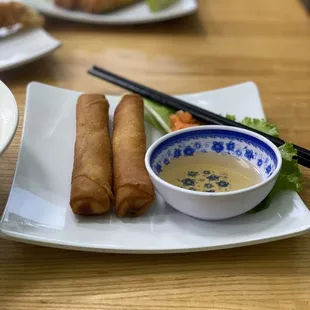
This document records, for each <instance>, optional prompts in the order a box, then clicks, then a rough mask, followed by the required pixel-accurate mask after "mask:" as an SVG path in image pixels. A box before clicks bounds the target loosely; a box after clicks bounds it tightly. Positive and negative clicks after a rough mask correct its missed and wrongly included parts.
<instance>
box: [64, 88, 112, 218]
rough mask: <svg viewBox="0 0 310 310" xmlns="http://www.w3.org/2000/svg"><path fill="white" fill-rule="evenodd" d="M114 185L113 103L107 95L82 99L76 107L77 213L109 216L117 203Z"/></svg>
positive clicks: (74, 192)
mask: <svg viewBox="0 0 310 310" xmlns="http://www.w3.org/2000/svg"><path fill="white" fill-rule="evenodd" d="M112 182H113V180H112V160H111V143H110V133H109V103H108V101H107V100H106V98H105V96H104V95H100V94H84V95H81V96H80V97H79V99H78V102H77V106H76V141H75V150H74V165H73V172H72V182H71V199H70V205H71V208H72V211H73V213H75V214H80V215H95V214H103V213H106V212H108V211H109V210H110V209H111V202H112V200H113V193H112Z"/></svg>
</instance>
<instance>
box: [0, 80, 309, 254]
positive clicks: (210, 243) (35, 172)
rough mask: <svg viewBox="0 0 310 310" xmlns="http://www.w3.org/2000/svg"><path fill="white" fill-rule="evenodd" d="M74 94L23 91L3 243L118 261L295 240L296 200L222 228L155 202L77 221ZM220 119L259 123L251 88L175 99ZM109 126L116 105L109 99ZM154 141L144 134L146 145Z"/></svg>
mask: <svg viewBox="0 0 310 310" xmlns="http://www.w3.org/2000/svg"><path fill="white" fill-rule="evenodd" d="M79 95H80V93H78V92H75V91H70V90H65V89H60V88H55V87H51V86H47V85H43V84H39V83H31V84H30V85H29V87H28V90H27V102H26V112H25V119H24V131H23V136H22V142H21V149H20V153H19V159H18V163H17V168H16V173H15V179H14V182H13V186H12V189H11V193H10V197H9V200H8V203H7V206H6V209H5V212H4V214H3V217H2V221H1V223H0V229H1V232H2V234H3V236H4V237H6V238H11V239H15V240H18V241H22V242H29V243H35V244H41V245H46V246H53V247H59V248H68V249H78V250H85V251H86V250H87V251H102V252H104V251H106V252H107V251H109V252H122V253H167V252H190V251H202V250H212V249H220V248H230V247H237V246H241V245H249V244H256V243H262V242H267V241H272V240H277V239H282V238H287V237H291V236H294V235H298V234H301V233H303V232H305V231H306V230H308V229H309V227H310V212H309V210H308V209H307V207H306V206H305V205H304V203H303V202H302V200H301V199H300V197H299V196H298V195H297V194H296V193H292V192H287V193H284V194H282V195H280V196H279V197H278V198H277V199H276V200H275V201H273V203H272V205H271V206H270V208H269V209H267V210H265V211H262V212H260V213H257V214H253V215H250V214H244V215H242V216H238V217H236V218H233V219H229V220H225V221H213V222H208V221H200V220H197V219H194V218H191V217H189V216H186V215H184V214H182V213H179V212H178V211H176V210H174V209H172V208H171V207H169V206H168V205H165V203H164V201H163V200H162V199H161V197H159V196H158V197H157V201H156V203H155V204H154V206H153V207H152V208H151V210H150V211H149V212H148V214H146V215H145V216H142V217H140V218H137V219H120V218H117V217H115V216H114V215H112V214H110V215H107V216H102V217H76V216H74V215H73V214H72V212H71V209H70V207H69V195H70V181H71V172H72V166H73V149H74V142H75V105H76V100H77V98H78V96H79ZM180 97H181V98H182V99H185V100H188V101H189V102H191V103H193V104H196V105H199V106H201V107H205V108H207V109H210V110H212V111H214V112H216V113H221V114H223V115H224V114H226V113H230V114H235V115H236V116H237V117H238V118H239V119H241V118H243V117H245V116H252V117H258V118H262V117H264V112H263V109H262V106H261V103H260V98H259V94H258V91H257V88H256V86H255V84H253V83H251V82H249V83H244V84H240V85H236V86H232V87H227V88H224V89H219V90H215V91H209V92H203V93H198V94H188V95H182V96H180ZM108 100H109V102H110V105H111V109H110V122H111V123H112V119H113V118H112V116H113V112H114V109H115V107H116V105H117V103H118V101H119V97H113V96H108ZM158 137H159V133H158V132H157V131H156V130H153V129H152V128H150V127H147V139H148V143H151V142H152V141H154V140H155V139H157V138H158Z"/></svg>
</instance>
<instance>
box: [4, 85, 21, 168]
mask: <svg viewBox="0 0 310 310" xmlns="http://www.w3.org/2000/svg"><path fill="white" fill-rule="evenodd" d="M17 125H18V108H17V104H16V101H15V98H14V96H13V94H12V92H11V91H10V90H9V88H8V87H7V86H6V85H5V84H4V83H3V82H1V81H0V155H1V154H2V153H3V152H4V151H5V150H6V149H7V147H8V146H9V145H10V143H11V141H12V140H13V138H14V135H15V132H16V129H17ZM0 173H1V172H0Z"/></svg>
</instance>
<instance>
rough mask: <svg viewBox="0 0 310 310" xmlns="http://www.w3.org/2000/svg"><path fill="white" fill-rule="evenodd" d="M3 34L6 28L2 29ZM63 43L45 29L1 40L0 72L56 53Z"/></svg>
mask: <svg viewBox="0 0 310 310" xmlns="http://www.w3.org/2000/svg"><path fill="white" fill-rule="evenodd" d="M1 29H2V32H3V30H4V28H1ZM60 45H61V43H60V42H59V41H58V40H56V39H55V38H53V37H52V36H51V35H50V34H48V33H47V32H46V31H45V30H43V29H40V28H39V29H29V30H21V31H17V32H15V33H12V34H9V35H7V36H4V37H1V38H0V72H1V71H5V70H9V69H12V68H15V67H19V66H21V65H24V64H26V63H29V62H31V61H34V60H37V59H39V58H41V57H43V56H46V55H47V54H49V53H51V52H53V51H55V50H56V49H57V48H58V47H59V46H60Z"/></svg>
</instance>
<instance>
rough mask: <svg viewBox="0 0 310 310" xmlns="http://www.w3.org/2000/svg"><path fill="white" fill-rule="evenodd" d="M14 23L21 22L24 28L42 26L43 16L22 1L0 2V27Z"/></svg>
mask: <svg viewBox="0 0 310 310" xmlns="http://www.w3.org/2000/svg"><path fill="white" fill-rule="evenodd" d="M16 24H21V25H22V26H23V27H25V28H34V27H42V26H43V25H44V18H43V17H42V16H41V15H39V14H38V13H37V12H36V11H35V10H34V9H32V8H30V7H28V6H26V5H24V4H23V3H19V2H2V3H0V28H1V27H12V26H14V25H16Z"/></svg>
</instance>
